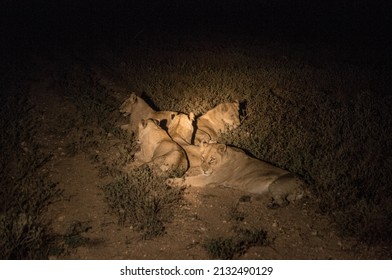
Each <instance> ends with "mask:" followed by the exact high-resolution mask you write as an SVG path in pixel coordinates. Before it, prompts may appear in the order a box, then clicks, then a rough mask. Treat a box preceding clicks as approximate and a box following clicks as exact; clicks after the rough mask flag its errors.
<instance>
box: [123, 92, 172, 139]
mask: <svg viewBox="0 0 392 280" xmlns="http://www.w3.org/2000/svg"><path fill="white" fill-rule="evenodd" d="M120 112H121V113H123V116H129V123H128V124H124V125H122V126H121V129H123V130H127V131H129V132H133V133H135V132H137V130H138V125H139V123H140V121H141V120H142V119H145V120H146V119H155V120H158V121H159V122H160V125H161V126H162V127H167V126H168V125H169V124H170V121H171V119H172V118H174V116H176V115H177V112H172V111H155V110H154V109H152V108H151V107H150V106H149V105H148V104H147V103H146V102H145V101H144V100H143V99H142V98H140V97H139V96H137V95H136V94H135V93H132V94H131V96H130V97H129V98H128V99H127V100H125V101H124V102H123V103H122V104H121V106H120Z"/></svg>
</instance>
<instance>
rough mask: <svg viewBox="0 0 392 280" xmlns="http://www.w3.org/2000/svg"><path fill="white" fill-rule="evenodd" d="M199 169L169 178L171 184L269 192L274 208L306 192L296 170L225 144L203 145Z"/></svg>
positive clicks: (260, 192)
mask: <svg viewBox="0 0 392 280" xmlns="http://www.w3.org/2000/svg"><path fill="white" fill-rule="evenodd" d="M199 149H200V160H201V164H200V168H199V170H198V172H197V173H195V170H194V169H193V170H192V173H191V174H190V173H189V172H187V173H186V174H185V176H183V177H181V178H171V179H168V180H167V184H168V185H170V186H191V187H204V186H209V185H222V186H224V187H230V188H234V189H238V190H242V191H245V192H248V193H254V194H269V195H270V197H271V198H272V202H271V203H270V204H269V205H268V206H269V207H271V208H275V207H277V206H285V205H287V204H288V203H289V202H291V201H295V200H297V199H300V198H301V197H302V196H303V194H304V189H303V187H304V182H303V181H302V180H300V179H299V178H297V177H296V176H295V175H294V174H293V173H290V172H289V171H286V170H283V169H281V168H278V167H276V166H273V165H271V164H269V163H266V162H263V161H261V160H258V159H256V158H253V157H250V156H248V155H247V154H246V153H245V152H244V151H243V150H241V149H238V148H234V147H228V146H227V145H224V144H218V143H206V142H202V143H201V144H200V147H199Z"/></svg>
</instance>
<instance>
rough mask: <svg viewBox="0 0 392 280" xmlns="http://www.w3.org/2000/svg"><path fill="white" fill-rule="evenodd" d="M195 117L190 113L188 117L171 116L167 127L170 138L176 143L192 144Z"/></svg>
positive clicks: (183, 115) (181, 115)
mask: <svg viewBox="0 0 392 280" xmlns="http://www.w3.org/2000/svg"><path fill="white" fill-rule="evenodd" d="M194 120H195V115H194V114H193V113H192V112H191V113H190V114H189V115H186V114H178V115H173V117H172V120H171V122H170V124H169V126H168V132H169V135H170V136H171V138H172V139H173V140H174V141H176V142H179V141H180V142H184V141H185V142H186V143H188V144H190V143H191V142H192V137H193V131H194V126H193V122H194Z"/></svg>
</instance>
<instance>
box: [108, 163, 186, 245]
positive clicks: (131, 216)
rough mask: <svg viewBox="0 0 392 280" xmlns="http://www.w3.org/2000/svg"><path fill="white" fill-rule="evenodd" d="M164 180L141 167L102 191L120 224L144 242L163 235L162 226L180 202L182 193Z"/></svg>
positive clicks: (146, 168)
mask: <svg viewBox="0 0 392 280" xmlns="http://www.w3.org/2000/svg"><path fill="white" fill-rule="evenodd" d="M165 179H166V178H163V177H161V176H157V175H155V174H154V173H153V172H152V170H151V169H150V168H149V167H148V166H142V167H140V168H137V169H135V170H131V171H130V172H129V174H127V175H123V176H121V177H119V178H117V179H116V180H115V181H114V182H112V183H110V184H108V185H105V186H102V189H103V191H104V193H105V196H106V199H107V201H108V203H109V206H110V208H111V209H112V210H113V212H114V213H116V215H117V216H118V219H119V223H120V224H122V225H124V224H126V223H127V222H129V223H130V224H131V225H132V227H133V228H135V229H136V230H138V231H140V232H142V235H143V237H144V238H152V237H155V236H159V235H162V234H163V233H164V231H165V223H167V222H169V221H170V220H171V217H172V215H173V210H174V208H175V206H176V205H178V204H179V203H181V200H182V192H183V190H182V189H175V188H170V187H168V186H167V185H166V184H165Z"/></svg>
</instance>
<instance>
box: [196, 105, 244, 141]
mask: <svg viewBox="0 0 392 280" xmlns="http://www.w3.org/2000/svg"><path fill="white" fill-rule="evenodd" d="M239 106H240V105H239V102H238V100H236V101H234V102H231V103H230V102H228V103H221V104H219V105H217V106H215V107H214V108H213V109H211V110H209V111H208V112H207V113H205V114H204V115H202V116H200V117H198V118H197V119H196V127H197V130H196V134H195V141H194V144H196V145H199V144H200V143H201V142H203V141H206V142H216V141H217V140H218V136H219V134H220V133H224V132H227V131H230V130H232V129H234V128H236V127H238V126H239V125H240V115H239Z"/></svg>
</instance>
